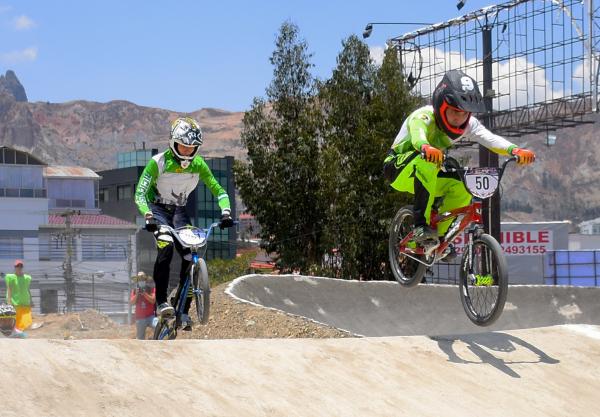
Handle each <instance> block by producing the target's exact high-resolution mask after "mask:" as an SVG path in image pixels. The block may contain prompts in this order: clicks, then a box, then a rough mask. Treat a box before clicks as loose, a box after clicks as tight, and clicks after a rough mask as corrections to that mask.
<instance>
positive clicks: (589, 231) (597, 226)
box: [578, 217, 600, 235]
mask: <svg viewBox="0 0 600 417" xmlns="http://www.w3.org/2000/svg"><path fill="white" fill-rule="evenodd" d="M578 227H579V233H581V234H582V235H600V217H597V218H595V219H592V220H587V221H585V222H581V223H579V224H578Z"/></svg>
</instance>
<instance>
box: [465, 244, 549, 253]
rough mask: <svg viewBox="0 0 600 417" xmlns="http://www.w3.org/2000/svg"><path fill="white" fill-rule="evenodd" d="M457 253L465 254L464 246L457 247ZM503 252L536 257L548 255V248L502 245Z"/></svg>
mask: <svg viewBox="0 0 600 417" xmlns="http://www.w3.org/2000/svg"><path fill="white" fill-rule="evenodd" d="M454 249H455V250H456V253H458V254H461V253H463V252H464V250H465V247H464V246H455V247H454ZM502 251H503V252H504V253H505V254H507V255H535V254H540V253H546V252H547V251H548V248H547V247H546V246H544V245H531V246H523V245H502Z"/></svg>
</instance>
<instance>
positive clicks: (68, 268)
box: [60, 210, 79, 313]
mask: <svg viewBox="0 0 600 417" xmlns="http://www.w3.org/2000/svg"><path fill="white" fill-rule="evenodd" d="M75 214H79V212H78V211H75V210H67V211H64V212H62V213H60V216H62V217H64V218H65V232H64V234H65V237H66V239H67V252H66V254H65V262H64V265H63V270H64V278H65V292H66V295H67V311H68V312H69V313H70V312H72V311H73V307H75V282H74V280H73V263H72V258H73V235H74V230H73V228H72V227H71V225H72V223H71V217H72V216H73V215H75Z"/></svg>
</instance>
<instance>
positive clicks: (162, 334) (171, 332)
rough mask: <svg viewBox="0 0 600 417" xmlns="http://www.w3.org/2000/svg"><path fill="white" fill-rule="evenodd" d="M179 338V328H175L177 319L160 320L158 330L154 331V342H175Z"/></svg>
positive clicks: (157, 325)
mask: <svg viewBox="0 0 600 417" xmlns="http://www.w3.org/2000/svg"><path fill="white" fill-rule="evenodd" d="M176 337H177V328H176V326H175V318H169V319H161V318H159V319H158V323H157V324H156V328H155V329H154V336H153V337H152V338H153V339H154V340H173V339H175V338H176Z"/></svg>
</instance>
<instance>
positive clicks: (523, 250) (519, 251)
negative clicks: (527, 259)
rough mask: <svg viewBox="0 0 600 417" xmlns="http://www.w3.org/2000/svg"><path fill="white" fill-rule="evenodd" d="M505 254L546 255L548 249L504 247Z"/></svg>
mask: <svg viewBox="0 0 600 417" xmlns="http://www.w3.org/2000/svg"><path fill="white" fill-rule="evenodd" d="M502 250H503V251H504V253H506V254H509V255H530V254H536V253H546V252H547V251H548V249H547V248H546V246H544V245H531V246H529V245H528V246H522V245H502Z"/></svg>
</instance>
